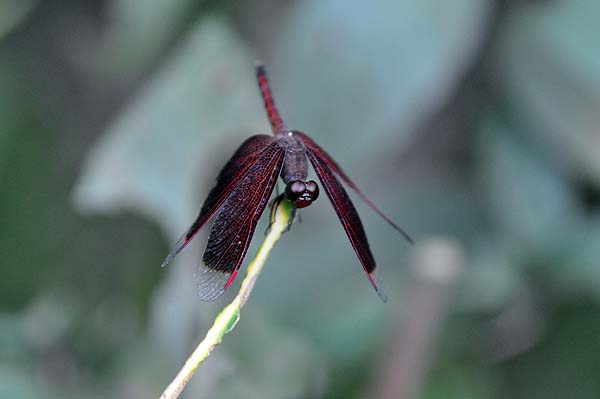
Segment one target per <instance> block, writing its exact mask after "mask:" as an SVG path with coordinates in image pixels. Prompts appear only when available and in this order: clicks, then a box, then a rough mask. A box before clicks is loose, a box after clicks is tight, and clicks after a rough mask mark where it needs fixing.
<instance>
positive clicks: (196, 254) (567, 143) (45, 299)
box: [0, 0, 600, 399]
mask: <svg viewBox="0 0 600 399" xmlns="http://www.w3.org/2000/svg"><path fill="white" fill-rule="evenodd" d="M598 15H600V2H598V1H597V0H571V1H558V0H555V1H550V0H536V1H534V0H529V1H526V0H521V1H517V0H512V1H511V0H455V1H446V2H443V1H437V0H386V1H376V2H349V1H345V0H321V1H317V0H312V1H308V0H307V1H300V0H296V1H293V0H287V1H276V0H257V1H247V2H237V1H231V0H230V1H215V0H205V1H197V0H171V1H163V0H147V1H143V2H142V1H137V0H101V1H98V0H86V1H84V0H81V1H75V0H69V1H59V0H54V1H50V0H49V1H41V0H40V1H38V0H1V1H0V187H1V188H0V192H1V194H2V195H0V259H1V262H2V264H1V270H2V278H0V397H2V398H153V397H158V396H159V394H160V392H161V391H162V389H163V388H164V387H165V386H166V385H167V383H168V382H169V381H170V380H171V379H172V377H173V376H174V375H175V373H176V372H177V370H178V369H179V367H180V365H181V364H182V363H183V361H184V359H185V358H186V357H187V355H188V354H189V353H190V352H191V351H192V350H193V348H194V347H195V345H196V343H197V342H198V341H199V339H201V338H202V337H203V335H204V333H205V332H206V330H207V328H208V327H209V326H210V324H211V321H212V319H213V318H214V316H215V315H216V314H217V312H218V311H219V309H220V308H221V307H222V306H224V304H225V303H227V300H228V299H231V297H232V295H233V294H234V292H228V293H227V294H226V295H225V297H224V298H222V299H221V300H220V301H217V302H216V303H202V302H200V301H199V300H198V299H197V298H196V295H195V287H194V280H193V274H194V268H195V265H196V263H197V262H198V261H199V260H200V259H201V251H202V250H203V248H204V245H205V240H206V231H205V232H203V233H202V234H200V235H199V238H197V239H196V240H195V242H194V244H193V245H191V246H190V247H188V249H187V250H186V251H185V252H184V253H182V254H181V255H180V257H178V259H177V261H176V262H174V263H173V264H172V265H170V266H169V267H168V268H167V269H161V268H160V267H159V266H160V264H161V262H162V260H163V258H164V256H165V255H166V253H167V251H168V249H169V246H170V245H171V244H172V243H173V242H174V241H175V240H176V239H177V238H178V237H179V235H180V234H181V233H182V232H183V231H184V230H185V228H186V227H187V226H188V225H189V224H190V223H191V222H192V221H193V219H194V218H195V217H196V213H197V211H198V209H199V208H200V206H201V204H202V201H203V199H204V197H205V195H206V193H207V192H208V190H209V188H210V187H211V185H212V184H213V182H214V178H215V176H216V174H217V173H218V170H219V168H220V167H221V166H222V165H223V164H224V163H225V161H226V160H227V158H228V157H229V155H231V154H232V152H233V151H234V150H235V148H236V147H237V145H239V143H241V141H242V140H243V139H244V138H246V137H248V136H250V135H252V134H256V133H264V132H268V131H269V127H268V123H267V120H266V116H265V113H264V110H263V109H262V103H261V101H260V98H259V93H258V90H257V88H256V83H255V82H254V70H253V67H254V60H255V59H261V60H263V61H264V62H265V63H266V64H267V67H268V70H269V73H270V78H271V84H272V86H273V89H274V95H275V98H276V101H277V103H278V105H279V108H280V111H281V113H282V115H283V117H284V119H285V120H286V122H287V123H288V125H289V126H290V127H293V128H296V129H300V130H302V131H304V132H306V133H307V134H309V135H310V136H311V137H313V139H315V141H317V142H318V143H320V144H321V145H322V146H323V147H324V148H326V149H327V150H328V151H329V152H330V153H331V154H332V155H333V156H334V157H335V158H336V159H337V160H338V162H339V163H340V164H341V165H342V167H343V168H344V169H345V170H346V172H347V173H348V174H349V175H350V176H352V177H353V179H354V181H355V182H356V183H357V185H358V186H359V187H360V188H362V190H363V191H364V192H366V193H368V195H369V197H370V198H371V199H372V200H373V201H374V202H375V203H376V204H378V205H379V206H380V207H381V208H382V209H383V210H384V211H385V212H386V213H387V214H389V215H390V216H391V217H392V219H394V220H396V221H398V222H399V223H400V225H401V226H403V228H405V229H406V230H407V231H409V232H410V233H411V234H412V236H413V237H414V238H415V239H416V240H417V241H424V240H426V239H427V238H428V237H431V236H442V237H446V238H449V239H451V240H453V241H454V242H456V243H458V244H457V245H458V246H459V247H460V248H462V249H463V250H464V258H465V262H464V267H462V268H459V269H457V270H455V272H456V273H457V275H456V276H455V277H457V278H456V280H454V281H450V280H448V281H445V282H442V281H437V282H432V281H431V279H429V280H428V279H427V278H426V274H427V273H424V274H423V273H421V271H420V270H419V265H418V264H414V263H418V262H416V261H414V260H411V259H412V258H411V253H412V252H413V251H414V247H411V246H410V245H408V244H405V243H404V242H403V240H402V239H401V237H399V236H398V235H397V234H396V233H395V232H394V231H393V230H391V229H390V228H389V226H387V225H386V223H385V222H383V221H382V220H381V219H379V218H378V216H377V215H376V214H375V213H374V212H372V211H371V210H370V209H369V208H368V207H366V206H365V205H364V203H362V202H361V201H360V199H358V198H356V196H355V197H354V198H355V200H356V201H355V204H356V206H357V208H358V210H359V212H360V214H361V216H362V220H363V223H364V225H365V228H366V231H367V234H368V236H369V238H370V242H371V248H372V250H373V252H374V255H375V258H376V259H377V261H378V264H379V265H380V274H381V275H382V276H383V278H384V282H385V286H386V288H387V291H388V296H389V297H390V301H389V302H388V303H387V304H382V303H381V302H380V301H379V299H378V298H377V296H376V295H375V293H374V292H373V290H372V289H371V288H370V286H369V284H368V282H367V280H366V279H365V278H364V276H363V274H362V270H361V267H360V265H359V263H358V261H357V259H356V257H355V255H354V253H353V251H352V249H351V247H350V245H348V241H347V239H346V237H345V235H344V233H343V230H342V228H341V226H340V225H339V222H338V220H337V218H336V217H335V214H334V212H333V210H332V209H331V206H330V204H329V203H328V201H327V200H326V199H325V197H323V198H322V199H321V200H320V201H318V202H317V203H315V205H314V206H312V207H310V208H308V209H307V210H305V211H303V212H302V223H297V224H295V225H294V226H293V228H292V230H291V231H290V232H289V233H287V234H285V235H284V237H283V239H282V240H281V241H280V242H279V243H278V245H277V247H276V248H275V250H274V252H273V254H272V256H271V258H270V259H269V260H268V262H267V265H266V267H265V270H264V271H263V274H262V275H261V277H260V279H259V281H258V284H257V286H256V288H255V291H254V293H253V295H252V297H251V298H250V301H249V303H248V306H247V307H246V308H245V309H244V312H243V314H242V319H241V322H240V323H239V324H238V326H237V327H236V329H235V330H234V332H233V333H232V334H230V335H228V336H227V337H226V338H225V340H224V342H223V344H222V345H221V346H219V347H218V348H217V350H216V351H215V352H214V353H213V355H212V356H211V357H210V358H209V360H208V361H207V362H206V363H205V364H204V365H202V366H201V368H200V369H199V371H198V373H197V375H196V376H195V377H194V378H193V379H192V381H191V383H190V385H189V386H188V388H187V389H186V391H185V392H184V394H183V397H185V398H216V399H219V398H239V397H243V398H376V397H381V398H386V397H390V396H389V395H390V393H389V392H390V389H392V388H390V386H391V385H393V382H394V380H396V381H401V382H402V384H403V390H406V391H410V392H409V393H408V394H405V395H404V396H402V397H403V398H404V397H418V398H426V399H434V398H440V399H442V398H443V399H449V398H457V399H465V398H467V399H468V398H482V399H488V398H489V399H491V398H524V399H525V398H526V399H537V398H543V399H548V398H567V397H568V398H598V397H600V378H598V376H599V374H598V364H600V339H599V337H600V312H599V306H598V305H599V302H600V260H599V259H600V212H599V211H600V52H599V51H598V43H600V25H599V24H598V21H597V19H598ZM263 219H265V218H263ZM266 227H267V226H266V223H265V221H264V220H263V221H262V222H261V225H259V227H258V229H257V233H256V236H255V239H254V242H253V245H252V247H251V249H250V251H249V255H248V258H250V257H251V256H252V254H253V253H254V251H255V248H256V247H257V245H258V243H259V242H260V240H261V238H262V236H263V232H264V231H265V229H266ZM246 263H247V261H246ZM410 265H413V266H415V267H411V266H410ZM238 284H239V282H237V284H234V287H233V288H232V290H230V291H236V290H237V287H238ZM424 320H425V322H424ZM394 348H396V349H397V351H396V350H395V349H394ZM415 348H416V349H415ZM406 351H408V352H410V356H409V355H408V353H407V355H406V356H403V354H404V353H405V352H406ZM386 392H387V393H386ZM386 395H388V396H386ZM392 397H393V396H392Z"/></svg>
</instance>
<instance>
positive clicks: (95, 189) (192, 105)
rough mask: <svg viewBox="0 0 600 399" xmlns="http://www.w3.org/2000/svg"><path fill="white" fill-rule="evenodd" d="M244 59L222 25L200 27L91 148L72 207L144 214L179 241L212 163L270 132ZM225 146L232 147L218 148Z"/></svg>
mask: <svg viewBox="0 0 600 399" xmlns="http://www.w3.org/2000/svg"><path fill="white" fill-rule="evenodd" d="M248 60H249V57H247V56H246V54H245V50H244V48H243V47H242V45H241V44H240V42H239V39H238V38H237V37H236V36H235V35H234V34H233V33H232V32H231V30H230V28H229V27H228V26H227V25H226V24H224V23H223V22H222V21H218V20H206V21H204V22H203V23H202V24H201V25H199V26H198V27H197V28H196V29H195V30H194V31H192V32H191V33H190V35H189V37H187V38H186V40H185V41H184V42H183V43H182V44H181V46H180V47H179V48H178V49H177V50H176V51H175V52H174V54H173V57H172V59H170V60H169V61H168V62H167V63H165V65H164V67H163V68H162V69H161V71H160V73H159V74H158V75H157V76H156V78H155V79H153V80H152V81H151V82H149V83H148V85H147V86H146V87H144V88H143V90H142V92H141V93H140V95H139V96H138V97H137V99H136V100H135V101H134V102H133V103H132V104H131V105H130V106H129V107H127V109H125V110H124V112H123V114H122V115H121V116H120V117H119V118H118V119H117V120H116V121H115V122H114V123H113V125H112V126H111V127H110V128H109V129H108V131H107V132H106V133H105V134H104V135H103V136H102V137H101V139H100V140H99V142H98V143H97V144H96V145H95V146H94V148H93V149H92V151H91V153H90V155H89V158H88V160H87V162H86V165H85V170H84V173H83V174H82V176H81V178H80V181H79V184H78V185H77V187H76V189H75V193H74V199H75V204H76V206H77V207H78V208H79V209H81V210H82V211H87V212H114V211H117V210H121V209H124V208H129V209H134V210H136V211H141V212H142V213H144V214H146V215H148V216H150V217H151V218H152V219H154V220H157V221H159V222H160V223H161V225H162V227H163V228H164V229H165V230H166V231H167V232H169V233H170V234H171V237H178V236H179V235H180V234H181V233H182V231H183V229H184V228H185V227H187V225H189V224H191V222H192V219H191V218H192V215H194V216H195V214H196V212H197V211H198V209H199V201H194V199H195V198H197V194H198V192H199V191H201V192H206V191H207V190H206V189H207V188H208V186H209V185H211V184H212V182H213V180H214V177H215V174H214V173H213V171H214V167H211V165H219V166H220V165H222V164H224V161H225V160H226V159H227V157H228V156H229V155H230V154H231V153H232V152H233V149H234V148H235V144H234V143H236V144H237V143H238V142H241V140H242V139H243V138H245V137H247V136H248V135H250V134H252V133H254V132H257V131H259V132H260V131H263V132H264V131H267V126H266V121H265V120H264V115H263V114H264V111H263V110H261V109H260V101H259V97H258V93H257V90H256V87H255V85H256V84H255V83H254V77H253V70H252V66H251V64H250V63H249V61H248ZM225 143H231V145H230V146H231V148H230V149H229V150H228V151H219V150H218V149H219V147H222V146H224V145H225ZM198 182H200V184H199V183H198ZM199 187H202V188H203V190H198V188H199ZM159 263H160V262H159Z"/></svg>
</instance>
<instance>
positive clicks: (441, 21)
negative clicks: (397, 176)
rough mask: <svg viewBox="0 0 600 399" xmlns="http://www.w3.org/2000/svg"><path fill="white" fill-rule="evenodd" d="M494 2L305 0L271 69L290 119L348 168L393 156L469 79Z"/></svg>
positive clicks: (287, 28)
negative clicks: (466, 77)
mask: <svg viewBox="0 0 600 399" xmlns="http://www.w3.org/2000/svg"><path fill="white" fill-rule="evenodd" d="M489 5H490V2H489V1H481V0H458V1H452V2H439V1H436V0H423V1H410V0H404V1H398V0H386V1H380V2H377V3H372V2H356V3H353V4H352V7H349V6H348V2H347V1H345V0H334V1H327V2H323V1H302V2H297V3H296V4H295V7H294V8H293V9H292V12H291V15H290V16H289V17H288V18H287V20H286V23H285V24H283V26H285V30H284V31H283V32H282V33H281V35H280V38H279V43H278V46H277V49H276V51H275V53H274V57H273V62H272V65H273V68H272V69H271V70H272V71H273V72H272V74H273V82H274V85H275V87H276V93H277V95H276V97H277V99H278V101H279V102H280V104H281V109H282V111H283V117H284V119H287V120H288V124H289V126H291V127H293V128H297V129H300V130H303V131H305V132H306V133H308V134H310V135H312V136H313V137H314V138H315V139H316V140H317V141H318V142H319V143H320V144H321V145H322V146H323V147H324V148H326V149H332V148H334V149H335V152H334V153H335V155H336V157H338V158H339V161H340V162H341V164H342V165H345V164H347V163H349V162H351V161H353V162H355V163H358V164H361V165H363V162H364V161H366V160H367V159H368V157H370V156H373V155H374V154H380V153H381V152H382V151H384V150H388V151H389V150H390V146H393V145H395V144H399V143H400V142H401V140H402V139H401V138H406V135H407V134H408V133H410V132H411V131H412V130H413V129H414V128H415V126H416V125H417V124H418V123H421V122H422V120H423V118H424V117H427V116H429V115H430V114H431V113H432V111H433V110H434V109H435V108H436V107H438V106H439V105H440V104H441V102H442V101H443V99H444V97H445V96H446V95H447V94H448V92H449V91H450V90H451V89H452V88H453V86H454V85H456V82H457V81H458V80H459V79H461V78H462V75H463V74H464V73H465V70H466V69H467V68H468V66H469V64H470V62H471V61H472V59H473V57H474V54H475V51H476V49H477V46H478V45H479V44H480V41H481V39H482V38H483V37H484V35H483V31H484V28H485V22H486V21H487V17H488V13H489V11H490V10H489Z"/></svg>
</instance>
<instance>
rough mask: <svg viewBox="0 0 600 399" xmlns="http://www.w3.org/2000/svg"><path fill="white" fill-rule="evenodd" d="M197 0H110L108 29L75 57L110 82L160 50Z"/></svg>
mask: <svg viewBox="0 0 600 399" xmlns="http://www.w3.org/2000/svg"><path fill="white" fill-rule="evenodd" d="M200 3H201V1H198V0H171V1H164V0H146V1H144V3H143V5H142V4H141V3H140V2H139V1H136V0H111V1H110V2H109V3H108V4H109V5H108V7H107V14H108V16H107V17H108V19H109V20H110V24H109V25H108V27H109V29H107V31H106V32H105V34H104V36H103V38H102V42H101V43H100V46H99V47H95V46H92V47H89V46H88V47H84V48H82V50H83V51H84V53H85V52H87V53H88V54H85V56H83V57H81V56H80V55H81V54H78V55H79V57H77V58H76V61H77V62H79V63H81V62H84V63H85V65H86V66H87V67H89V68H91V69H93V70H95V71H96V72H99V74H100V75H104V78H105V79H106V80H107V82H109V83H113V84H114V80H115V77H116V76H118V74H119V73H122V72H129V71H135V70H136V69H138V68H139V67H141V66H144V65H145V64H146V63H148V62H149V61H151V60H152V59H153V57H156V55H157V54H158V53H159V51H161V50H164V49H165V46H167V45H168V44H169V42H170V41H171V40H173V38H175V37H177V35H178V34H180V33H181V32H180V31H181V26H182V23H183V22H185V21H186V19H187V18H189V15H190V13H191V12H192V11H193V10H194V8H195V7H198V5H199V4H200Z"/></svg>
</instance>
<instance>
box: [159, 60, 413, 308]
mask: <svg viewBox="0 0 600 399" xmlns="http://www.w3.org/2000/svg"><path fill="white" fill-rule="evenodd" d="M256 77H257V80H258V87H259V89H260V93H261V94H262V98H263V101H264V103H265V109H266V111H267V116H268V117H269V122H270V123H271V128H272V129H273V135H272V136H270V135H263V134H261V135H256V136H252V137H250V138H248V139H247V140H246V141H244V143H242V145H241V146H240V147H239V148H238V149H237V151H236V152H235V153H234V154H233V156H232V157H231V159H230V160H229V162H227V164H226V165H225V167H223V169H222V170H221V172H220V173H219V175H218V176H217V184H216V185H215V187H213V188H212V189H211V190H210V192H209V193H208V197H207V198H206V201H204V205H202V209H201V210H200V214H199V215H198V218H197V219H196V221H195V222H194V223H193V224H192V226H191V227H190V228H189V229H188V231H187V232H186V233H185V234H184V235H183V236H182V237H181V238H180V239H179V241H177V243H176V244H175V245H174V246H173V248H172V249H171V252H170V253H169V255H168V256H167V257H166V259H165V260H164V262H163V264H162V266H166V265H167V264H168V263H169V262H171V261H172V260H173V258H174V257H175V256H176V255H177V254H178V253H179V252H181V250H182V249H183V248H185V246H186V245H187V244H188V243H189V242H190V241H191V240H192V238H193V237H194V235H195V234H196V233H197V232H198V231H199V230H200V229H201V228H202V227H203V226H204V225H205V224H206V223H207V222H208V221H209V220H210V219H211V218H212V217H213V216H214V215H215V213H217V211H218V214H217V217H216V219H215V221H214V223H213V226H212V230H211V231H210V235H209V237H208V244H207V246H206V251H205V252H204V256H203V257H202V264H201V265H200V266H199V270H198V271H197V273H196V283H197V286H198V293H199V296H200V299H202V300H204V301H213V300H215V299H217V298H218V297H220V296H221V295H222V294H223V292H224V291H225V290H226V289H227V287H229V285H231V283H232V281H233V279H234V278H235V275H236V274H237V272H238V270H239V268H240V265H241V264H242V261H243V260H244V256H245V255H246V252H247V251H248V246H249V245H250V240H251V239H252V236H253V234H254V230H255V229H256V224H257V223H258V220H259V219H260V216H261V215H262V213H263V211H264V209H265V207H266V205H267V202H268V201H269V198H270V197H271V194H272V192H273V188H274V187H275V184H276V182H277V177H278V176H280V177H281V178H282V179H283V181H284V183H285V185H286V186H285V191H284V194H282V195H281V197H283V198H286V199H287V200H289V201H291V202H292V204H294V206H295V207H296V208H304V207H307V206H309V205H310V204H311V203H312V202H313V201H315V200H316V199H317V198H318V196H319V186H318V185H317V183H316V182H315V181H314V180H306V178H307V175H308V160H310V163H311V164H312V166H313V168H314V170H315V172H316V174H317V176H319V179H320V180H321V184H322V185H323V188H324V189H325V193H326V194H327V196H328V197H329V200H330V201H331V204H332V205H333V208H334V209H335V213H336V214H337V216H338V218H339V219H340V222H341V223H342V226H343V227H344V230H345V231H346V235H347V236H348V239H349V240H350V244H352V248H354V252H356V255H357V256H358V259H359V261H360V263H361V265H362V267H363V269H364V271H365V273H366V275H367V278H368V279H369V282H370V283H371V285H372V286H373V288H375V290H376V291H377V293H378V294H379V296H380V298H381V299H382V300H383V301H384V302H385V301H386V296H385V294H384V293H383V290H382V289H381V288H380V287H378V286H377V284H376V278H375V275H374V273H375V259H373V254H372V253H371V250H370V249H369V242H368V241H367V235H366V234H365V231H364V229H363V226H362V223H361V221H360V218H359V217H358V213H357V212H356V209H355V208H354V205H352V202H351V201H350V198H349V197H348V194H347V193H346V191H345V190H344V188H343V187H342V185H341V184H340V181H339V180H338V177H339V178H341V179H342V180H343V181H344V182H345V183H346V184H347V185H348V186H349V187H350V188H351V189H353V190H354V191H356V193H357V194H358V195H359V196H360V197H361V198H362V199H363V200H364V201H365V202H366V203H367V204H368V205H369V206H370V207H371V208H372V209H373V210H375V212H377V213H378V214H379V215H380V216H381V217H382V218H383V219H385V220H386V221H387V222H388V223H389V224H390V225H391V226H392V227H393V228H394V229H396V230H397V231H398V232H400V233H401V234H402V235H403V236H404V237H405V238H406V239H407V240H408V241H409V242H412V239H411V238H410V237H409V236H408V234H406V233H405V232H404V231H403V230H402V229H401V228H400V227H398V226H397V225H396V224H395V223H394V222H392V221H391V220H390V219H389V218H388V217H387V216H385V215H384V214H383V212H381V211H380V210H379V209H378V208H377V207H376V206H375V205H374V204H373V203H372V202H371V201H369V199H368V198H367V197H365V196H364V195H363V194H362V193H361V192H360V191H359V190H358V189H357V188H356V185H355V184H354V183H353V182H352V181H351V180H350V178H349V177H348V176H347V175H346V174H345V173H344V172H343V171H342V170H341V169H340V167H339V166H338V165H337V163H336V162H335V161H334V160H333V158H331V157H330V156H329V155H328V154H327V153H326V152H325V151H324V150H323V149H322V148H321V147H319V146H318V145H317V144H316V143H315V142H314V141H312V140H311V139H310V138H309V137H308V136H307V135H305V134H304V133H301V132H299V131H297V130H288V128H287V127H286V125H285V123H284V122H283V120H282V119H281V117H280V116H279V112H278V111H277V108H276V107H275V102H274V100H273V97H272V95H271V90H270V88H269V83H268V81H267V76H266V72H265V68H264V67H263V66H262V65H259V66H257V67H256ZM336 176H337V177H336Z"/></svg>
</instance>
